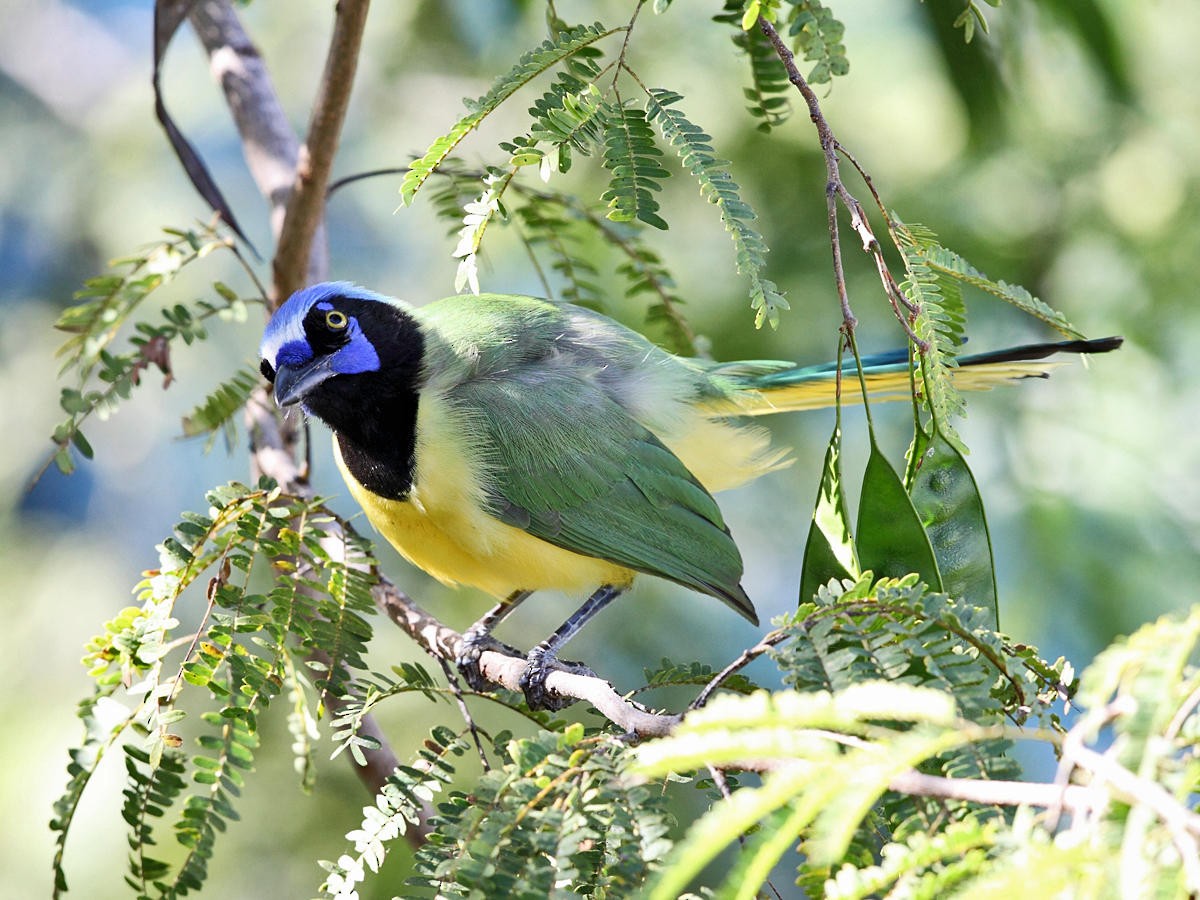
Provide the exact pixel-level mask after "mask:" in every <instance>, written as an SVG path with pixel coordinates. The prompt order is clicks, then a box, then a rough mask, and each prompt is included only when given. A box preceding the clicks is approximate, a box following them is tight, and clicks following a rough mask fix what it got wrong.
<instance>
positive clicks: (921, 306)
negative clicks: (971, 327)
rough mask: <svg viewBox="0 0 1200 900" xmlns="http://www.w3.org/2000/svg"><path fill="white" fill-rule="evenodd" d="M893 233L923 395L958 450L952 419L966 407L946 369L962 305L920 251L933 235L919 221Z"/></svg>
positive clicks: (956, 342)
mask: <svg viewBox="0 0 1200 900" xmlns="http://www.w3.org/2000/svg"><path fill="white" fill-rule="evenodd" d="M895 233H896V245H897V247H898V248H899V249H900V253H901V255H902V256H903V257H904V270H905V278H904V280H903V281H902V282H901V283H900V290H901V292H902V293H903V294H904V296H905V297H906V298H908V301H909V302H910V303H911V304H913V306H914V308H916V310H917V314H916V317H915V318H914V319H913V322H912V328H913V331H914V333H915V334H916V335H917V337H918V338H920V339H921V340H922V341H924V343H925V345H926V348H927V349H926V350H925V352H923V353H922V354H921V367H922V376H923V379H924V385H925V391H924V399H925V402H926V403H927V404H928V405H929V410H930V412H931V414H932V416H933V419H934V421H935V422H936V423H937V427H938V428H939V429H940V430H941V432H942V434H944V435H945V436H946V438H947V439H948V440H950V441H951V443H953V444H954V445H955V446H956V447H958V448H959V449H960V450H961V449H964V448H963V444H962V440H961V439H960V438H959V437H958V435H957V433H956V432H955V431H954V426H953V424H952V420H953V419H954V418H957V417H958V416H962V415H965V414H966V406H965V404H964V403H963V399H962V395H961V394H960V393H959V392H958V391H957V390H956V389H955V387H954V379H953V377H952V375H953V372H952V370H953V368H954V367H955V365H956V364H957V363H956V357H957V355H958V348H959V346H960V345H961V344H962V340H963V333H964V331H965V323H966V306H965V305H964V304H963V301H962V293H961V291H957V290H955V289H954V288H953V287H952V288H951V290H950V291H949V292H948V293H945V292H944V291H943V284H944V279H943V278H941V277H940V276H939V273H937V272H936V271H934V270H933V269H932V268H931V267H930V266H929V264H928V263H927V261H926V259H925V256H924V254H923V253H922V247H928V246H930V245H932V244H936V243H937V237H936V235H934V234H933V232H932V231H930V230H929V229H927V228H924V227H923V226H919V225H915V226H914V225H909V226H904V225H898V226H897V228H896V232H895Z"/></svg>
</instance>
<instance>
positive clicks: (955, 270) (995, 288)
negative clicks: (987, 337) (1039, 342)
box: [892, 213, 1083, 338]
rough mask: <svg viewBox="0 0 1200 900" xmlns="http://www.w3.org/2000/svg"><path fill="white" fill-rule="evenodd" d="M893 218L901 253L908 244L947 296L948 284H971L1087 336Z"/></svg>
mask: <svg viewBox="0 0 1200 900" xmlns="http://www.w3.org/2000/svg"><path fill="white" fill-rule="evenodd" d="M892 218H893V221H894V222H895V224H896V230H897V235H898V240H897V243H898V245H899V246H900V249H901V252H904V248H905V245H907V246H908V248H909V250H910V252H911V253H912V254H914V255H915V256H918V257H920V259H921V260H922V261H923V262H924V263H925V265H926V266H927V267H928V268H929V271H930V272H932V273H933V274H934V275H935V276H937V278H938V279H939V280H938V284H939V285H940V286H941V287H942V291H943V293H945V292H946V285H947V282H958V283H960V284H969V285H971V286H972V287H976V288H979V289H980V290H981V291H984V292H985V293H988V294H991V295H992V296H993V297H999V298H1000V299H1001V300H1003V301H1005V302H1006V303H1011V304H1012V305H1013V306H1015V307H1017V308H1018V309H1020V310H1021V311H1022V312H1024V313H1026V314H1027V315H1030V316H1033V317H1034V318H1035V319H1038V320H1040V321H1042V322H1045V323H1046V324H1047V325H1049V326H1050V327H1051V328H1053V329H1055V330H1056V331H1058V332H1060V333H1061V334H1063V335H1065V336H1067V337H1069V338H1082V337H1083V334H1082V333H1081V332H1080V331H1079V330H1078V329H1076V328H1075V326H1074V325H1072V324H1071V322H1070V321H1069V320H1068V319H1067V317H1066V316H1065V315H1063V314H1062V313H1061V312H1059V311H1058V310H1056V309H1054V308H1053V307H1052V306H1049V305H1048V304H1046V303H1045V302H1044V301H1042V300H1039V299H1038V298H1037V297H1035V296H1034V295H1033V294H1031V293H1029V291H1028V290H1026V289H1025V288H1023V287H1021V286H1020V285H1019V284H1009V283H1008V282H1006V281H994V280H992V279H991V278H988V276H987V275H985V274H983V273H982V272H980V271H979V270H978V269H976V268H975V267H974V266H972V265H971V264H970V263H969V262H967V261H966V260H965V259H963V258H962V257H961V256H959V255H958V254H957V253H955V252H953V251H952V250H947V249H946V248H945V247H943V246H941V245H940V244H939V243H938V241H937V237H936V235H934V234H933V233H932V232H931V231H930V230H929V229H927V228H921V227H919V226H913V225H905V224H904V223H902V222H900V220H899V219H898V218H896V216H895V213H893V214H892ZM906 258H907V255H906Z"/></svg>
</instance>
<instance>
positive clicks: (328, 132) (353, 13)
mask: <svg viewBox="0 0 1200 900" xmlns="http://www.w3.org/2000/svg"><path fill="white" fill-rule="evenodd" d="M369 6H370V0H340V2H338V4H337V6H336V8H335V9H336V11H335V13H334V25H333V37H332V39H331V40H330V43H329V53H328V55H327V56H326V57H325V72H324V74H323V75H322V77H321V85H320V88H319V89H318V93H317V99H316V102H315V103H314V104H313V110H312V117H311V118H310V119H309V124H308V137H307V138H306V139H305V142H304V146H303V147H301V148H300V151H299V157H298V160H297V162H296V166H295V170H294V171H295V180H294V182H293V184H292V190H291V193H290V195H289V196H288V200H287V212H286V214H285V215H284V220H283V226H282V228H281V230H280V232H279V244H278V245H277V247H276V250H275V259H274V261H273V263H272V268H273V274H274V292H275V297H276V302H279V301H281V300H283V299H284V298H286V297H289V296H291V294H292V292H293V291H296V290H299V289H300V288H301V287H303V286H304V283H305V279H304V272H305V267H306V265H307V264H308V260H309V259H310V257H311V252H312V247H313V239H314V236H315V235H316V232H317V229H318V227H319V226H320V224H321V222H322V221H323V220H324V217H325V187H326V185H327V184H328V183H329V173H330V171H331V169H332V168H333V158H334V155H335V154H336V152H337V147H338V141H339V139H340V137H341V133H342V123H343V122H344V121H345V119H346V110H347V108H348V107H349V105H350V92H351V90H352V89H353V87H354V73H355V70H356V69H357V67H358V54H359V49H360V48H361V46H362V35H363V29H364V28H365V27H366V23H367V9H368V7H369Z"/></svg>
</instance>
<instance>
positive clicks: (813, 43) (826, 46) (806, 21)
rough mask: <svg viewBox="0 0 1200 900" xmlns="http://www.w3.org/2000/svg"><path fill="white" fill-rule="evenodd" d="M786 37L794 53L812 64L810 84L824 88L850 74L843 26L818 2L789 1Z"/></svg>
mask: <svg viewBox="0 0 1200 900" xmlns="http://www.w3.org/2000/svg"><path fill="white" fill-rule="evenodd" d="M789 2H790V3H791V4H792V9H791V12H790V13H789V15H788V34H789V35H791V36H792V37H793V38H795V41H796V49H797V50H798V51H799V52H800V54H801V55H803V57H804V59H805V60H806V61H808V62H811V63H813V67H812V68H811V69H810V70H809V72H808V75H807V76H806V78H807V80H808V83H809V84H826V83H828V82H830V81H832V80H833V79H834V77H836V76H839V75H845V74H846V73H848V72H849V71H850V60H849V59H847V58H846V45H845V44H844V43H842V38H843V36H844V35H845V33H846V26H845V25H843V24H842V23H841V21H839V20H838V19H837V18H835V17H834V15H833V13H832V12H831V11H830V10H829V9H828V8H827V7H826V6H825V5H824V4H823V3H821V2H820V0H789Z"/></svg>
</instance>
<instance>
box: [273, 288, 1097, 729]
mask: <svg viewBox="0 0 1200 900" xmlns="http://www.w3.org/2000/svg"><path fill="white" fill-rule="evenodd" d="M1120 342H1121V340H1120V338H1105V339H1101V340H1096V341H1063V342H1059V343H1052V344H1035V345H1028V346H1023V347H1017V348H1012V349H1009V350H1003V351H998V352H994V353H983V354H977V355H974V356H965V357H962V358H961V359H960V361H959V367H958V369H957V371H956V373H955V384H956V386H957V387H958V388H959V389H965V390H976V389H986V388H989V387H991V386H993V385H995V384H998V383H1001V382H1004V381H1007V380H1011V379H1017V378H1022V377H1027V376H1031V375H1045V373H1046V372H1047V370H1048V369H1050V368H1053V367H1054V365H1055V363H1054V362H1052V361H1048V360H1047V358H1048V357H1050V356H1052V355H1053V354H1055V353H1059V352H1071V353H1095V352H1104V351H1107V350H1111V349H1113V348H1115V347H1117V346H1119V344H1120ZM261 357H262V364H261V368H262V372H263V375H264V376H265V377H266V378H267V380H268V381H270V382H271V383H272V384H273V386H274V394H275V399H276V401H277V402H278V403H279V404H280V405H281V406H289V405H291V404H296V403H299V404H300V405H301V407H302V408H303V409H304V411H305V412H306V413H307V414H309V415H311V416H315V417H316V418H318V419H320V420H321V421H323V422H324V423H325V424H326V425H328V426H329V427H330V429H332V431H333V437H334V452H335V455H336V458H337V462H338V466H339V468H340V469H341V472H342V475H343V477H344V478H345V481H346V484H347V485H348V486H349V488H350V492H351V494H352V495H353V496H354V499H355V500H356V501H357V502H358V503H359V504H360V505H361V506H362V508H363V510H364V511H365V512H366V514H367V518H368V519H369V520H370V521H371V522H372V524H373V525H374V526H375V527H376V528H377V529H378V530H379V531H380V532H381V533H382V534H383V536H384V537H385V538H387V540H388V541H390V542H391V543H392V544H393V545H394V546H395V547H396V549H397V550H399V551H400V553H401V554H403V555H404V556H405V557H406V558H407V559H409V560H410V561H411V562H413V563H414V564H415V565H417V566H419V567H420V568H421V569H423V570H425V571H426V572H428V573H429V574H430V575H432V576H433V577H435V578H437V579H438V580H439V581H442V582H444V583H446V584H448V585H460V584H462V585H470V586H473V587H476V588H480V589H481V590H483V591H485V592H486V593H488V594H491V595H492V596H493V597H495V598H496V599H497V600H498V604H497V605H496V606H495V607H494V608H493V609H492V610H491V611H489V612H488V613H487V614H486V615H485V616H484V617H483V618H482V619H480V620H479V621H478V622H477V623H476V624H475V625H473V626H472V627H471V628H469V629H468V630H467V631H466V632H465V633H464V640H463V643H462V648H461V650H460V651H459V657H458V660H457V663H458V666H459V668H460V670H461V671H462V672H463V674H464V676H465V677H466V678H467V680H468V682H469V683H470V684H471V685H472V686H473V687H475V688H476V689H483V688H485V687H486V686H487V682H486V680H485V679H484V678H483V676H482V675H481V673H480V671H479V667H478V661H479V655H480V653H481V652H482V651H483V650H484V649H489V648H502V649H505V650H508V651H511V649H512V648H508V647H507V646H506V645H503V644H500V643H499V642H498V641H496V640H495V639H494V638H492V637H491V632H492V629H493V628H494V627H495V626H496V625H497V624H498V623H499V622H500V621H501V620H502V619H503V618H504V617H505V616H507V615H508V613H510V612H511V611H512V610H513V609H514V608H516V606H517V605H518V604H519V603H520V602H521V601H522V600H524V599H525V598H526V597H528V596H529V595H530V594H531V593H532V592H534V591H540V590H559V591H564V592H567V593H568V594H575V595H578V596H587V600H586V602H584V604H583V606H582V607H580V609H579V610H578V611H577V612H576V613H575V614H574V615H572V616H571V617H570V618H569V619H568V620H567V621H566V622H564V623H563V625H562V626H561V627H560V628H559V629H558V630H557V631H555V632H554V634H552V635H551V636H550V637H549V638H547V639H546V640H545V641H542V642H541V643H539V644H538V645H536V646H535V647H534V648H533V649H532V650H530V651H529V653H528V658H527V660H528V665H527V668H526V670H525V674H524V677H523V679H522V687H523V689H524V691H525V695H526V698H527V700H528V702H529V703H530V705H531V706H533V707H539V706H540V707H550V708H553V707H555V706H558V705H561V703H560V702H559V701H558V700H557V699H556V698H555V697H553V696H551V695H550V694H549V692H548V691H547V690H546V688H545V679H546V676H547V675H548V674H549V672H550V670H551V669H552V668H553V667H554V666H555V665H562V663H559V662H558V661H557V653H558V651H559V649H560V648H561V647H562V645H563V644H565V643H566V642H567V640H569V639H570V638H571V637H572V636H573V635H574V634H575V633H576V632H577V631H578V630H579V629H580V628H581V627H582V626H583V624H584V623H585V622H587V620H588V619H590V618H591V617H592V616H594V615H595V614H596V613H597V612H599V611H600V610H601V609H602V608H603V607H605V606H606V605H608V604H609V603H610V602H611V601H612V600H613V599H614V598H615V597H617V596H618V595H620V594H621V593H622V592H624V591H625V590H627V589H628V588H629V586H630V585H631V583H632V582H633V579H634V577H635V576H636V575H637V574H639V573H646V574H650V575H655V576H658V577H659V578H665V579H668V580H670V581H674V582H677V583H678V584H682V585H684V586H686V587H688V588H691V589H692V590H695V591H698V592H699V593H702V594H708V595H709V596H712V597H715V598H717V599H718V600H721V601H723V602H724V603H726V604H728V605H729V606H731V607H732V608H733V609H734V610H735V611H736V612H738V613H739V614H741V615H742V616H744V617H745V618H747V619H749V620H750V621H751V622H754V623H755V624H757V623H758V617H757V615H756V613H755V611H754V607H753V605H752V604H751V602H750V598H749V597H748V596H747V595H746V592H745V591H744V590H743V589H742V586H741V578H742V558H741V554H740V553H739V551H738V548H737V545H736V544H735V543H734V540H733V538H732V537H731V536H730V533H729V529H728V528H727V527H726V525H725V521H724V519H723V518H722V515H721V510H720V508H719V507H718V506H717V504H716V501H714V500H713V498H712V494H713V493H715V492H716V491H720V490H724V489H726V488H731V487H735V486H737V485H739V484H743V483H745V482H747V481H750V480H752V479H754V478H757V477H759V476H760V475H763V474H764V473H766V472H770V471H772V470H774V469H777V468H779V467H780V466H782V465H786V464H787V458H786V452H785V451H780V450H778V449H774V448H772V447H771V446H770V443H769V439H768V435H767V433H766V432H765V430H763V429H761V428H758V427H754V426H752V425H747V424H746V423H745V421H744V419H745V418H747V417H752V416H757V415H763V414H768V413H775V412H783V411H788V410H799V409H813V408H817V407H823V406H829V405H831V403H832V402H833V397H834V390H833V385H834V381H835V376H836V365H834V364H827V365H821V366H809V367H797V366H796V365H795V364H793V363H790V362H776V361H751V362H735V363H716V362H711V361H708V360H701V359H686V358H682V357H679V356H675V355H673V354H671V353H669V352H667V351H665V350H663V349H661V348H659V347H657V346H655V345H654V344H652V343H651V342H650V341H648V340H647V339H646V338H644V337H643V336H642V335H640V334H638V333H637V332H635V331H632V330H630V329H628V328H625V327H624V326H622V325H620V324H618V323H617V322H615V321H613V320H612V319H609V318H607V317H606V316H604V315H601V314H600V313H597V312H594V311H592V310H589V309H585V308H582V307H579V306H573V305H571V304H567V303H556V302H552V301H548V300H542V299H538V298H535V297H525V296H510V295H501V294H483V295H479V296H454V297H447V298H445V299H443V300H438V301H436V302H433V303H430V304H428V305H425V306H421V307H413V306H410V305H408V304H405V303H402V302H400V301H398V300H394V299H391V298H389V297H385V296H383V295H381V294H377V293H374V292H372V291H368V290H365V289H363V288H361V287H358V286H357V285H353V284H349V283H340V282H339V283H326V284H317V285H314V286H312V287H307V288H304V289H303V290H300V291H298V292H296V293H295V294H293V295H292V296H291V297H290V298H289V299H288V300H287V301H286V302H285V303H283V304H282V305H281V306H280V307H279V309H278V310H277V311H276V312H275V314H274V315H273V317H272V318H271V320H270V322H269V323H268V325H267V328H266V331H265V332H264V335H263V340H262V346H261ZM868 362H869V364H868V365H867V367H866V380H867V384H868V387H869V388H870V390H871V392H872V395H873V396H875V397H877V398H880V399H898V398H900V397H907V396H908V394H909V363H908V357H907V353H906V352H903V351H902V352H900V353H897V354H887V355H883V356H878V357H873V358H872V359H871V360H869V361H868Z"/></svg>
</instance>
